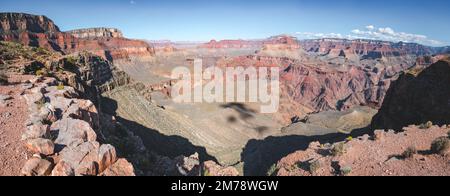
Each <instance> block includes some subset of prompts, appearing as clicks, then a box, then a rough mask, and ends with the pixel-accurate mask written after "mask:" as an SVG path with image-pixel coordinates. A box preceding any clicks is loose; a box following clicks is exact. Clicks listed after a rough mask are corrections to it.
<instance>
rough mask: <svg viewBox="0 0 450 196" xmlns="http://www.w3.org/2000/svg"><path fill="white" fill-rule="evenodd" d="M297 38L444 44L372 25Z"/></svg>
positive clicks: (305, 33)
mask: <svg viewBox="0 0 450 196" xmlns="http://www.w3.org/2000/svg"><path fill="white" fill-rule="evenodd" d="M296 35H297V36H299V38H303V39H320V38H340V39H370V40H382V41H390V42H407V43H418V44H423V45H431V46H442V45H445V43H443V42H441V41H437V40H433V39H429V38H428V37H427V36H425V35H419V34H412V33H405V32H396V31H395V30H394V29H393V28H391V27H382V28H375V26H373V25H368V26H366V27H365V30H360V29H354V30H352V31H351V33H350V34H348V35H342V34H339V33H311V32H297V33H296Z"/></svg>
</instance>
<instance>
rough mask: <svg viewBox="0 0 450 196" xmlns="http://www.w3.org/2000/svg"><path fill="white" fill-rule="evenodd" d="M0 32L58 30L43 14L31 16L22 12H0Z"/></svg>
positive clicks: (44, 31)
mask: <svg viewBox="0 0 450 196" xmlns="http://www.w3.org/2000/svg"><path fill="white" fill-rule="evenodd" d="M0 24H1V26H0V32H2V33H8V32H12V31H30V32H33V33H46V32H59V28H58V27H57V26H56V25H55V23H53V21H52V20H50V19H49V18H47V17H45V16H33V15H29V14H23V13H3V14H0Z"/></svg>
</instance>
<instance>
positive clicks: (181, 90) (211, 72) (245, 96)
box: [171, 59, 280, 113]
mask: <svg viewBox="0 0 450 196" xmlns="http://www.w3.org/2000/svg"><path fill="white" fill-rule="evenodd" d="M279 78H280V70H279V67H257V68H256V67H247V68H244V67H226V68H223V69H221V68H219V67H215V66H212V67H208V68H206V69H203V62H202V60H201V59H195V60H194V70H193V73H191V70H190V69H189V68H187V67H177V68H175V69H174V70H173V71H172V79H175V80H178V82H177V83H176V84H175V85H174V86H173V87H172V92H171V95H172V98H173V101H174V102H177V103H203V102H206V103H214V102H216V103H260V104H261V108H260V112H261V113H275V112H277V111H278V108H279V102H280V80H279Z"/></svg>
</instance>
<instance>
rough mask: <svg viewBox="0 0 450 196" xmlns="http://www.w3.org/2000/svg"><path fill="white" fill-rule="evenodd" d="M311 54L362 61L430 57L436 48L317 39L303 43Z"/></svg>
mask: <svg viewBox="0 0 450 196" xmlns="http://www.w3.org/2000/svg"><path fill="white" fill-rule="evenodd" d="M301 45H302V47H303V48H304V49H305V50H306V51H309V52H316V53H320V54H323V55H330V56H336V57H337V56H344V57H352V56H361V59H379V58H383V57H398V56H405V55H417V56H420V55H430V54H433V53H435V50H434V48H432V47H427V46H423V45H419V44H410V43H392V42H385V41H372V40H345V39H317V40H304V41H301Z"/></svg>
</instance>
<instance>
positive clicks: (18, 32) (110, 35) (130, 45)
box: [0, 13, 155, 61]
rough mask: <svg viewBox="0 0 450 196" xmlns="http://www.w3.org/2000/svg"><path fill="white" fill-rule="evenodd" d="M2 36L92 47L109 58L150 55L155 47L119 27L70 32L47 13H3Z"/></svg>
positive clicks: (70, 48)
mask: <svg viewBox="0 0 450 196" xmlns="http://www.w3.org/2000/svg"><path fill="white" fill-rule="evenodd" d="M0 23H1V29H0V40H2V41H14V42H20V43H22V44H25V45H29V46H34V47H43V48H46V49H49V50H53V51H58V52H62V53H73V52H79V51H89V52H92V53H94V54H96V55H98V56H101V57H103V58H105V59H108V60H111V61H113V60H132V59H133V58H149V57H151V56H153V55H154V54H155V51H154V49H153V48H152V47H151V46H150V45H148V44H147V43H146V42H144V41H139V40H130V39H126V38H123V37H122V33H121V32H120V31H118V30H115V29H108V28H97V29H82V30H74V31H70V32H68V33H65V32H61V31H60V30H59V28H58V27H57V26H56V25H55V24H54V23H53V21H51V20H50V19H48V18H47V17H45V16H36V15H29V14H19V13H4V14H0Z"/></svg>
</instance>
